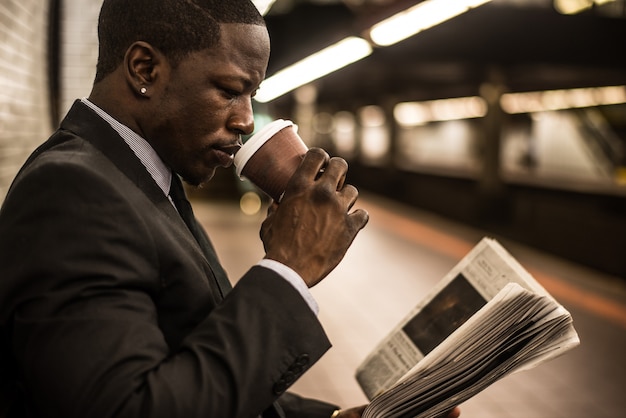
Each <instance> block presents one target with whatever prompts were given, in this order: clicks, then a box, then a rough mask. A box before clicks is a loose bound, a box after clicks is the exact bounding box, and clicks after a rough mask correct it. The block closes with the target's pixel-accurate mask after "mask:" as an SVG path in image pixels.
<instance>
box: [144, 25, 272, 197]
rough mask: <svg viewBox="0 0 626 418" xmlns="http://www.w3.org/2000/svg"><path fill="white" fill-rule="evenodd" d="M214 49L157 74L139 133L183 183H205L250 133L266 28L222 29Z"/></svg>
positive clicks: (229, 161) (265, 59) (266, 46)
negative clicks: (159, 77)
mask: <svg viewBox="0 0 626 418" xmlns="http://www.w3.org/2000/svg"><path fill="white" fill-rule="evenodd" d="M221 28H222V31H221V41H220V44H219V45H217V46H215V47H214V48H211V49H207V50H203V51H199V52H194V53H192V54H190V55H189V56H188V57H185V58H184V59H183V60H182V61H181V62H180V64H179V65H178V66H177V67H175V68H171V67H167V66H166V71H163V72H162V73H161V75H162V77H163V79H162V80H161V83H162V84H161V86H162V88H161V90H160V91H158V92H157V93H156V94H155V95H154V96H153V97H152V98H151V99H152V100H151V102H152V103H151V104H152V105H153V106H151V114H149V115H146V121H145V122H144V124H143V125H144V126H143V134H144V135H145V138H146V140H147V141H148V142H150V144H151V145H152V147H153V148H154V149H155V150H156V151H157V153H158V154H159V156H160V157H161V158H162V159H163V161H164V162H165V163H166V164H168V165H169V166H170V167H171V168H172V169H173V170H174V171H175V172H176V173H178V174H180V175H181V176H182V177H183V178H184V179H185V180H186V181H187V182H188V183H190V184H193V185H199V184H202V183H204V182H206V181H208V180H210V179H211V178H212V177H213V175H214V173H215V169H216V168H217V167H228V166H230V165H231V164H232V158H231V156H232V154H233V153H234V151H235V149H236V148H237V147H236V145H237V144H240V142H241V139H240V135H242V134H250V133H252V131H253V130H254V119H253V114H252V97H253V96H254V94H255V92H256V90H257V88H258V87H259V84H260V83H261V81H262V80H263V79H264V78H265V70H266V68H267V63H268V60H269V53H270V46H269V35H268V34H267V30H266V28H264V27H262V26H257V25H247V24H234V23H233V24H222V26H221Z"/></svg>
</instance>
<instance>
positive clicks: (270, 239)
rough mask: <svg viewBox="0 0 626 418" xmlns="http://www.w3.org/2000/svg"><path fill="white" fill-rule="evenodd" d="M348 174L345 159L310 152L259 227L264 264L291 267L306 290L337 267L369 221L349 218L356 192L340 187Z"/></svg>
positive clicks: (363, 215)
mask: <svg viewBox="0 0 626 418" xmlns="http://www.w3.org/2000/svg"><path fill="white" fill-rule="evenodd" d="M347 171H348V164H347V163H346V162H345V161H344V160H343V159H341V158H337V157H335V158H329V156H328V154H326V152H325V151H323V150H321V149H319V148H312V149H310V150H309V151H308V152H307V154H306V155H305V157H304V160H303V161H302V164H301V165H300V167H299V168H298V170H297V171H296V173H295V174H294V175H293V177H292V178H291V180H290V181H289V184H288V185H287V189H286V190H285V193H284V195H283V198H282V200H281V202H280V204H278V205H277V204H273V205H272V206H271V207H270V210H269V214H268V217H267V218H266V219H265V221H264V222H263V225H262V226H261V240H262V241H263V245H264V247H265V252H266V258H269V259H272V260H276V261H279V262H281V263H283V264H285V265H286V266H289V267H291V268H292V269H293V270H294V271H296V272H297V273H298V274H300V276H301V277H302V279H304V281H305V283H306V284H307V286H309V287H313V286H315V285H316V284H317V283H319V282H320V281H321V280H322V279H323V278H324V277H326V276H327V275H328V273H330V272H331V271H332V270H333V269H334V268H335V267H336V266H337V264H339V262H340V261H341V260H342V259H343V257H344V255H345V253H346V251H347V250H348V248H349V247H350V245H351V244H352V241H353V240H354V238H355V237H356V235H357V233H358V232H359V231H360V230H361V229H362V228H363V227H364V226H365V224H367V221H368V219H369V216H368V214H367V212H366V211H364V210H363V209H357V210H355V211H353V212H351V213H350V210H351V209H352V206H353V205H354V203H355V202H356V199H357V197H358V191H357V189H356V188H355V187H354V186H351V185H344V181H345V177H346V172H347Z"/></svg>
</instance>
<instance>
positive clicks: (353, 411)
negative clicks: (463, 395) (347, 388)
mask: <svg viewBox="0 0 626 418" xmlns="http://www.w3.org/2000/svg"><path fill="white" fill-rule="evenodd" d="M366 406H367V405H363V406H359V407H357V408H350V409H342V410H341V411H339V413H338V414H337V415H334V418H361V416H362V415H363V411H365V407H366ZM460 416H461V409H460V408H459V407H458V406H457V407H456V408H454V409H452V410H450V411H449V412H448V413H447V414H446V415H442V417H441V418H459V417H460Z"/></svg>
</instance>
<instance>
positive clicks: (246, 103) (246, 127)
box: [228, 100, 254, 135]
mask: <svg viewBox="0 0 626 418" xmlns="http://www.w3.org/2000/svg"><path fill="white" fill-rule="evenodd" d="M228 128H229V129H230V130H232V131H235V132H237V133H238V134H241V135H249V134H251V133H252V132H254V111H253V110H252V100H242V101H241V103H239V104H238V106H236V107H235V109H234V112H233V113H232V115H231V116H230V118H229V120H228Z"/></svg>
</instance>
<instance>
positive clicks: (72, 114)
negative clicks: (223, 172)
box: [42, 100, 231, 298]
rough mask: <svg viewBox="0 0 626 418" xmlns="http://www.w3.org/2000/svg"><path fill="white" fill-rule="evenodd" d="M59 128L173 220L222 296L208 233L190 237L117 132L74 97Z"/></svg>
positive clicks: (223, 280)
mask: <svg viewBox="0 0 626 418" xmlns="http://www.w3.org/2000/svg"><path fill="white" fill-rule="evenodd" d="M61 128H62V129H66V130H68V131H71V132H74V133H75V134H76V135H78V136H79V137H82V138H84V139H85V140H86V141H88V142H89V143H91V144H92V145H93V146H94V147H96V148H97V149H98V150H100V152H102V153H103V154H104V155H105V156H106V157H107V158H108V159H109V160H110V161H111V162H112V163H113V164H114V165H115V166H116V167H117V168H118V169H119V170H120V171H121V172H122V173H123V174H124V175H125V176H126V177H128V178H129V179H130V180H131V181H132V182H133V183H134V184H135V185H136V186H137V188H139V190H141V191H142V192H143V193H144V194H145V195H146V196H147V197H148V199H149V200H150V201H151V202H152V203H153V204H154V205H155V206H156V207H158V208H159V209H160V210H161V211H162V212H164V214H165V215H166V216H167V217H168V218H169V219H171V220H172V221H173V222H175V223H176V225H177V226H178V228H179V229H180V230H181V231H182V232H183V234H184V235H185V236H186V237H187V239H188V242H189V244H190V246H192V247H193V248H195V249H196V250H197V251H198V252H199V253H200V254H201V255H202V258H203V259H204V260H205V262H206V264H207V266H208V267H209V270H210V272H211V273H212V275H213V277H212V278H211V279H212V280H213V281H214V283H215V284H216V285H217V287H218V289H219V290H220V295H221V296H222V298H223V297H224V296H225V295H226V293H228V291H229V290H230V289H231V284H230V281H229V280H228V277H227V275H226V272H225V271H224V270H223V268H222V266H221V264H220V262H219V260H218V258H217V254H216V253H215V249H214V248H213V245H212V244H211V242H210V240H209V238H208V236H207V235H206V233H205V232H204V230H202V229H201V228H199V229H200V230H201V236H199V237H194V235H192V233H191V231H190V229H189V228H188V227H187V225H186V224H185V223H184V222H183V220H182V218H181V217H180V215H179V214H178V212H177V211H176V209H175V208H174V206H173V205H172V204H171V202H170V201H169V199H168V198H167V197H166V196H165V194H164V193H163V190H161V188H160V187H159V186H158V185H157V184H156V182H155V181H154V179H153V178H152V177H151V176H150V173H148V171H147V170H146V168H145V167H144V166H143V164H142V163H141V161H140V160H139V158H137V156H136V155H135V154H134V153H133V152H132V150H131V149H130V148H129V147H128V145H126V143H125V142H124V140H123V139H122V138H121V137H120V136H119V135H118V133H117V132H116V131H115V130H114V129H113V128H112V127H111V126H110V125H109V124H108V123H107V122H106V121H105V120H103V119H102V118H101V117H100V116H98V115H97V114H96V113H95V112H93V111H92V110H91V109H89V108H88V107H87V106H86V105H84V104H83V103H81V102H80V101H78V100H77V101H76V102H75V103H74V105H73V106H72V108H71V109H70V111H69V112H68V114H67V116H66V117H65V119H64V120H63V122H62V123H61ZM53 145H54V143H47V144H44V145H43V146H42V150H43V149H45V148H49V147H51V146H53ZM194 221H195V219H194Z"/></svg>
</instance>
